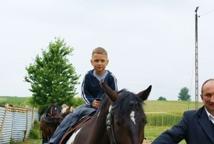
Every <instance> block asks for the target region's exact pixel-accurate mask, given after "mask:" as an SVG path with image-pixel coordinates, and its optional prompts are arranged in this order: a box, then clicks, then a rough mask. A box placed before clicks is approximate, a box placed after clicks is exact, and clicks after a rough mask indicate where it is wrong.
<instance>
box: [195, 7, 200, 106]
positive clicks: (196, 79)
mask: <svg viewBox="0 0 214 144" xmlns="http://www.w3.org/2000/svg"><path fill="white" fill-rule="evenodd" d="M198 8H199V7H196V9H195V109H198V13H197V12H198Z"/></svg>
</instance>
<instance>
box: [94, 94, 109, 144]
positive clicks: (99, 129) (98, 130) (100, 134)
mask: <svg viewBox="0 0 214 144" xmlns="http://www.w3.org/2000/svg"><path fill="white" fill-rule="evenodd" d="M110 105H111V101H110V99H109V98H108V96H105V98H104V99H103V101H102V105H101V107H100V109H99V110H98V112H97V114H96V115H95V117H94V120H95V122H94V135H93V138H92V139H91V143H92V144H93V143H102V144H108V143H109V139H108V136H107V131H106V117H107V114H108V112H109V107H110Z"/></svg>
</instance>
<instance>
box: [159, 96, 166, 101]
mask: <svg viewBox="0 0 214 144" xmlns="http://www.w3.org/2000/svg"><path fill="white" fill-rule="evenodd" d="M158 100H159V101H166V98H165V97H162V96H160V97H159V98H158Z"/></svg>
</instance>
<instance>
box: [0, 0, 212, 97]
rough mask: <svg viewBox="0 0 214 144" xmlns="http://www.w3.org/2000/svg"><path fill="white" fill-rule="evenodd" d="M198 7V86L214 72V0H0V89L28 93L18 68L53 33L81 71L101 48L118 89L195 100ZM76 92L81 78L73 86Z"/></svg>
mask: <svg viewBox="0 0 214 144" xmlns="http://www.w3.org/2000/svg"><path fill="white" fill-rule="evenodd" d="M196 6H199V10H198V14H199V15H200V18H199V23H198V24H199V26H198V31H199V33H198V34H199V37H198V40H199V85H201V83H202V82H203V81H204V80H206V79H208V78H214V64H213V63H214V56H213V55H214V39H213V38H214V28H213V26H214V1H213V0H200V1H199V0H132V1H131V0H106V1H104V0H103V1H102V0H90V1H89V0H18V1H17V0H6V1H1V4H0V18H1V23H0V39H1V40H0V49H1V52H0V66H1V70H0V96H30V95H31V92H30V91H29V90H28V89H29V88H30V85H29V84H28V83H26V82H25V81H24V77H25V75H26V70H25V67H26V66H28V65H29V64H30V63H33V62H34V60H35V57H36V55H38V54H41V52H42V50H45V49H46V48H47V46H48V44H49V42H51V41H53V40H54V38H55V37H60V38H63V39H64V40H65V42H66V43H67V44H68V45H69V46H71V47H73V48H74V51H73V53H72V54H73V55H72V56H71V57H70V62H71V63H72V64H73V65H74V67H75V68H76V72H77V73H78V74H80V75H81V78H80V82H81V81H82V78H83V76H84V75H85V73H86V72H87V71H88V70H90V69H92V66H91V65H90V56H91V51H92V49H94V48H95V47H98V46H101V47H104V48H105V49H106V50H107V51H108V53H109V59H110V63H109V65H108V67H107V69H109V70H110V71H112V72H113V73H114V75H115V76H116V77H117V80H118V87H119V89H122V88H127V89H128V90H130V91H132V92H136V93H137V92H139V91H141V90H143V89H145V88H146V87H147V86H148V85H150V84H152V85H153V89H152V92H151V95H150V98H149V99H157V98H158V97H160V96H163V97H166V98H167V99H168V100H176V99H177V96H178V93H179V91H180V89H181V88H183V87H184V86H186V87H188V88H189V90H190V94H191V95H192V99H193V100H194V93H195V91H194V60H195V58H194V55H195V27H194V26H195V17H194V15H195V12H194V10H195V8H196ZM77 92H78V93H80V85H78V86H77Z"/></svg>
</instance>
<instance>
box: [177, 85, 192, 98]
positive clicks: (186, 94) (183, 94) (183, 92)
mask: <svg viewBox="0 0 214 144" xmlns="http://www.w3.org/2000/svg"><path fill="white" fill-rule="evenodd" d="M190 97H191V96H190V95H189V89H188V88H187V87H183V88H182V89H181V91H180V92H179V96H178V100H182V101H190Z"/></svg>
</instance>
